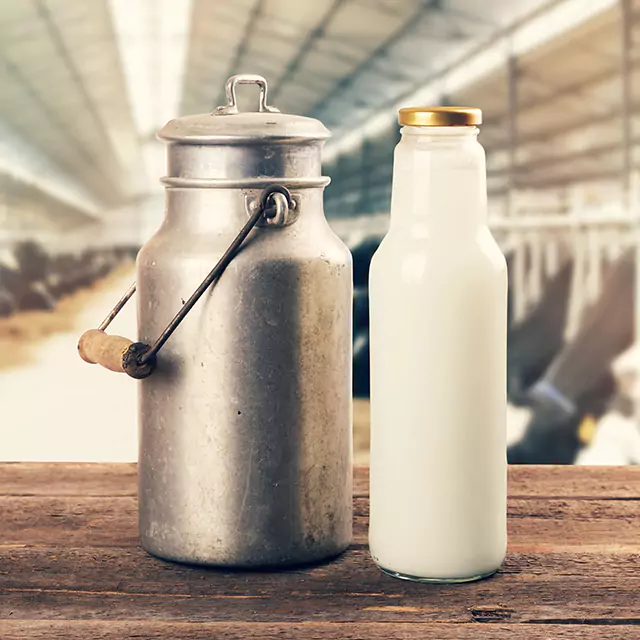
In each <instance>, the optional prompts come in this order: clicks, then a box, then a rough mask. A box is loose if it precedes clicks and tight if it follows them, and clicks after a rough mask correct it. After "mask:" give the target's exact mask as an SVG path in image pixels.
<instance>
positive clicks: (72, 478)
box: [0, 462, 138, 496]
mask: <svg viewBox="0 0 640 640" xmlns="http://www.w3.org/2000/svg"><path fill="white" fill-rule="evenodd" d="M137 489H138V487H137V465H136V464H133V463H98V462H90V463H76V462H3V463H0V495H14V496H28V495H33V496H66V495H70V496H74V495H82V496H135V495H137Z"/></svg>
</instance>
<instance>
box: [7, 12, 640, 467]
mask: <svg viewBox="0 0 640 640" xmlns="http://www.w3.org/2000/svg"><path fill="white" fill-rule="evenodd" d="M235 73H258V74H261V75H264V76H265V77H266V78H267V80H268V82H269V86H270V91H269V101H270V103H271V104H274V105H275V106H277V107H279V108H280V109H281V110H282V111H284V112H288V113H297V114H303V115H310V116H313V117H315V118H319V119H320V120H322V121H323V122H324V123H325V124H326V125H327V126H328V127H329V128H330V129H331V130H332V132H333V138H332V139H331V141H330V142H329V143H328V144H327V146H326V148H325V154H324V161H325V173H326V174H328V175H330V176H331V178H332V182H331V185H330V186H329V187H328V188H327V191H326V197H325V209H326V213H327V216H328V218H329V221H330V223H331V225H332V226H333V227H334V229H335V231H336V232H337V233H338V234H339V235H340V236H341V237H342V238H343V240H344V241H345V242H346V243H347V244H348V246H349V247H350V249H351V250H352V252H353V255H354V284H355V294H354V396H355V400H354V416H355V433H354V441H355V458H356V461H359V462H364V461H366V460H367V457H368V400H367V396H368V393H369V348H368V345H369V335H368V293H367V278H368V268H369V261H370V259H371V256H372V254H373V252H374V251H375V249H376V247H377V246H378V244H379V242H380V239H381V237H382V236H383V234H384V233H385V230H386V227H387V224H388V212H389V201H390V191H391V175H392V153H393V148H394V146H395V145H396V144H397V142H398V140H399V136H400V134H399V128H398V126H397V124H396V112H397V109H398V108H399V107H401V106H409V105H421V104H444V105H447V104H463V105H470V106H477V107H480V108H481V109H482V110H483V111H484V119H485V123H484V125H483V126H482V133H481V138H480V140H481V142H482V144H483V145H484V146H485V148H486V150H487V159H488V187H489V203H490V221H491V227H492V230H493V233H494V234H495V236H496V238H497V239H498V241H499V243H500V245H501V247H502V250H503V251H504V253H505V255H506V256H507V259H508V263H509V268H510V292H509V294H510V323H509V324H510V327H509V348H508V351H509V355H508V372H509V374H508V375H509V386H508V394H509V402H510V404H509V413H508V434H509V442H510V448H509V459H510V461H511V462H522V463H562V464H571V463H578V464H637V463H640V431H639V429H638V421H637V419H636V418H637V416H638V415H640V390H639V389H638V381H637V378H638V362H639V360H638V354H637V347H636V346H635V336H636V335H637V327H640V314H638V313H637V312H636V308H637V306H638V291H637V288H636V277H635V274H636V269H637V265H638V264H640V261H639V259H638V256H639V255H640V254H639V253H638V241H639V237H638V228H639V224H640V218H639V216H638V214H639V212H640V202H639V198H638V196H639V194H640V181H639V175H640V173H639V171H638V170H639V169H640V150H639V145H640V128H639V113H640V92H639V90H640V83H639V81H640V78H639V77H638V76H639V75H640V1H636V0H621V1H619V0H551V1H549V0H547V1H541V0H485V1H483V2H473V1H472V0H316V1H315V2H299V1H295V0H234V1H233V2H231V1H230V0H226V1H224V0H19V1H10V0H0V74H1V75H0V78H1V80H2V82H1V89H0V397H1V404H0V459H2V460H112V461H126V460H135V459H136V456H137V427H136V397H135V396H136V388H135V387H136V385H135V384H134V383H133V382H132V381H131V380H130V379H128V378H127V377H126V376H122V375H120V376H118V375H115V374H112V373H109V372H107V371H105V370H102V369H100V368H98V367H90V366H88V365H86V364H84V363H83V362H82V361H81V360H80V359H79V358H78V356H77V353H76V342H77V338H78V336H79V335H80V333H81V332H82V331H83V330H84V329H86V328H90V327H93V326H96V325H97V324H98V323H99V322H100V321H101V320H102V318H103V317H104V316H105V315H106V313H107V312H108V311H109V309H110V308H111V307H112V306H113V304H115V302H116V301H117V300H118V299H119V297H120V296H121V294H122V293H124V291H125V290H126V289H127V288H128V286H129V284H130V283H131V281H132V280H133V277H134V273H133V270H134V259H135V255H136V252H137V250H138V248H139V247H140V245H141V244H142V243H143V242H144V241H145V240H146V239H147V238H149V237H150V236H151V235H152V233H153V232H154V231H155V229H156V228H157V227H158V226H159V224H160V222H161V220H162V215H163V193H162V188H161V185H160V183H159V182H158V178H159V177H160V176H161V175H163V174H164V149H163V146H162V145H161V144H160V143H159V142H157V141H156V139H155V132H156V131H157V130H158V129H159V128H160V127H161V126H162V125H163V124H164V123H165V122H166V121H167V120H169V119H171V118H172V117H175V116H177V115H181V114H188V113H202V112H209V111H212V110H213V108H214V107H215V106H216V105H218V104H222V103H224V102H225V100H224V83H225V80H226V79H227V77H228V76H230V75H232V74H235ZM112 327H113V329H112V331H113V333H119V334H121V335H126V336H129V337H134V336H135V334H136V328H135V305H133V304H132V305H129V306H127V307H125V310H124V311H123V312H122V313H121V314H120V316H119V317H118V318H117V320H116V321H115V322H114V324H113V325H112Z"/></svg>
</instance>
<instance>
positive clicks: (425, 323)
mask: <svg viewBox="0 0 640 640" xmlns="http://www.w3.org/2000/svg"><path fill="white" fill-rule="evenodd" d="M402 134H403V137H402V140H401V142H400V144H399V145H398V146H397V148H396V151H395V162H394V178H393V198H392V204H391V226H390V229H389V232H388V234H387V236H386V237H385V239H384V240H383V242H382V244H381V246H380V248H379V249H378V251H377V253H376V254H375V256H374V258H373V262H372V265H371V275H370V304H371V521H370V522H371V524H370V530H369V542H370V548H371V554H372V556H373V559H374V560H375V562H376V563H377V564H378V565H379V566H380V567H381V568H382V569H383V570H385V571H386V572H388V573H391V574H392V575H396V576H398V577H403V578H408V579H414V580H421V581H436V582H441V581H442V582H457V581H466V580H473V579H477V578H480V577H483V576H486V575H488V574H491V573H493V572H495V571H496V569H497V568H498V567H499V566H500V564H501V563H502V561H503V559H504V555H505V551H506V425H505V421H506V318H507V271H506V262H505V259H504V257H503V255H502V253H501V252H500V249H499V248H498V246H497V244H496V242H495V241H494V239H493V237H492V236H491V233H490V232H489V229H488V227H487V213H486V211H487V204H486V177H485V176H486V170H485V157H484V150H483V148H482V147H481V145H480V144H479V143H478V141H477V134H478V129H477V128H476V127H474V126H437V127H427V126H419V127H418V126H410V127H409V126H407V127H404V128H403V129H402Z"/></svg>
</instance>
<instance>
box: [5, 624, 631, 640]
mask: <svg viewBox="0 0 640 640" xmlns="http://www.w3.org/2000/svg"><path fill="white" fill-rule="evenodd" d="M636 632H637V627H633V626H628V625H620V626H610V627H607V629H606V632H603V630H602V627H600V626H593V625H562V624H543V625H537V624H520V625H517V626H515V625H512V624H491V625H482V624H477V623H470V624H446V623H444V624H442V623H440V624H428V623H422V622H419V623H415V624H403V625H397V624H393V623H364V624H363V623H342V624H336V623H334V622H326V623H322V622H311V623H301V624H295V623H291V624H271V623H260V622H235V623H227V622H204V623H200V624H194V623H189V622H135V621H130V620H128V621H127V622H104V621H88V620H74V621H64V622H60V621H52V620H46V621H41V620H29V621H16V620H12V621H1V620H0V633H2V638H3V640H25V638H31V639H32V640H52V638H56V639H58V640H89V639H91V640H123V638H135V639H136V640H212V639H216V638H220V639H224V640H305V638H309V639H311V638H325V639H326V640H425V639H430V638H433V639H434V640H517V639H518V638H527V639H528V640H550V639H554V640H576V639H579V640H602V639H603V638H606V639H607V640H632V639H635V638H637V633H636Z"/></svg>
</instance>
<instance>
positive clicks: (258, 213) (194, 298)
mask: <svg viewBox="0 0 640 640" xmlns="http://www.w3.org/2000/svg"><path fill="white" fill-rule="evenodd" d="M278 196H279V197H278ZM283 200H284V202H283ZM295 207H296V202H295V200H294V199H293V198H292V196H291V193H290V191H289V190H288V189H287V188H286V187H284V186H282V185H272V186H269V187H266V188H265V189H264V191H263V192H262V194H261V195H260V201H259V205H258V206H257V207H256V208H255V210H254V211H253V212H252V213H251V215H250V217H249V219H248V220H247V222H246V223H245V225H244V226H243V227H242V229H240V231H239V233H238V235H237V236H236V237H235V238H234V239H233V241H232V242H231V244H230V245H229V247H228V248H227V250H226V251H225V252H224V254H223V255H222V257H221V258H220V260H218V262H217V263H216V265H215V266H214V267H213V269H212V270H211V271H210V272H209V273H208V274H207V276H206V278H205V279H204V280H203V281H202V282H201V283H200V285H199V286H198V288H197V289H196V290H195V291H194V292H193V294H192V295H191V297H190V298H189V299H188V300H187V301H186V302H185V303H184V305H183V306H182V307H181V309H180V310H179V311H178V313H176V315H175V316H174V318H173V320H171V322H170V323H169V324H168V325H167V328H166V329H165V330H164V331H163V332H162V333H161V334H160V336H159V337H158V339H157V340H156V341H155V342H154V344H153V345H151V346H150V345H148V344H145V343H143V342H132V341H131V340H128V339H127V338H122V337H120V336H112V335H107V334H105V333H104V330H105V329H106V328H107V327H108V326H109V325H110V324H111V322H112V320H113V319H114V318H115V317H116V316H117V315H118V313H120V311H121V310H122V308H123V307H124V305H125V304H126V303H127V302H128V301H129V300H130V299H131V298H132V297H133V294H134V293H135V291H136V284H135V283H133V284H132V285H131V287H129V289H128V291H127V292H126V293H125V294H124V296H122V298H121V299H120V300H119V301H118V303H117V304H116V306H115V307H114V308H113V309H112V310H111V311H110V312H109V315H107V317H106V318H105V319H104V320H103V321H102V323H101V324H100V326H99V327H98V329H90V330H89V331H86V332H85V333H84V334H83V335H82V337H81V338H80V341H79V343H78V351H79V353H80V357H81V358H82V359H83V360H85V361H86V362H89V363H91V364H100V365H102V366H104V367H106V368H107V369H110V370H111V371H117V372H120V371H122V372H124V373H126V374H127V375H129V376H131V377H132V378H137V379H142V378H146V377H148V376H150V375H151V374H152V373H153V371H154V369H155V367H156V356H157V354H158V351H160V349H161V348H162V347H163V345H164V344H165V342H166V341H167V340H168V339H169V338H170V337H171V335H172V334H173V332H174V331H175V330H176V329H177V328H178V326H179V325H180V323H181V322H182V321H183V320H184V318H185V317H186V315H187V314H188V313H189V311H191V309H192V308H193V307H194V305H195V304H196V302H198V300H199V299H200V297H201V296H202V294H203V293H204V292H205V291H206V290H207V289H208V288H209V287H210V286H211V285H212V284H213V283H214V282H215V281H216V280H217V279H218V278H219V277H220V276H221V275H222V273H223V271H224V270H225V269H226V268H227V266H228V265H229V263H230V262H231V261H232V260H233V258H235V256H236V255H237V253H238V251H239V250H240V247H241V245H242V243H243V242H244V241H245V239H246V238H247V236H248V235H249V233H250V232H251V230H252V229H253V228H254V227H255V226H256V225H257V224H258V222H259V221H260V220H261V218H263V217H264V218H266V219H267V220H269V219H272V218H277V217H278V216H281V215H283V210H284V209H286V210H288V211H290V210H293V209H294V208H295Z"/></svg>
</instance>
